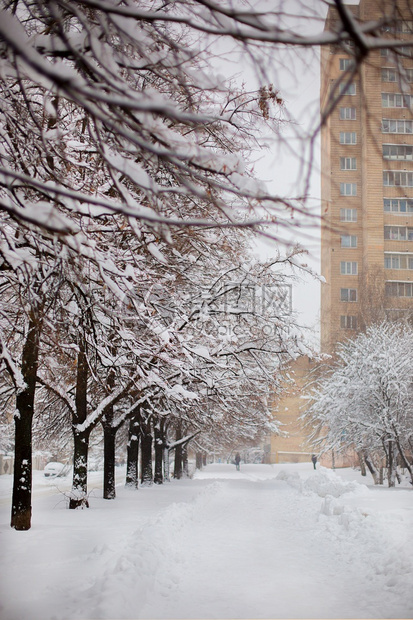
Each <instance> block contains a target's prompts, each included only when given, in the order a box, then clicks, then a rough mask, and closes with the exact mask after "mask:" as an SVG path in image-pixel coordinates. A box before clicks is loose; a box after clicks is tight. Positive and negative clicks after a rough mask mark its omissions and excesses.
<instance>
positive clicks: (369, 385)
mask: <svg viewBox="0 0 413 620" xmlns="http://www.w3.org/2000/svg"><path fill="white" fill-rule="evenodd" d="M412 351H413V330H412V329H411V327H408V326H405V325H403V324H398V323H386V322H385V323H381V324H378V325H373V326H370V327H368V328H367V330H366V332H365V333H362V334H359V335H358V336H357V338H355V339H354V340H348V341H346V342H344V343H342V344H341V345H340V346H339V348H338V351H337V361H336V362H335V363H334V364H333V365H332V367H331V369H330V371H329V372H327V373H324V374H322V375H321V378H320V380H319V382H318V385H317V387H316V388H315V389H314V390H313V391H312V392H311V394H310V397H311V405H310V406H309V408H308V409H307V410H306V413H305V418H306V419H307V421H308V423H309V426H312V427H313V439H314V441H315V443H316V445H317V446H318V447H319V449H321V450H325V451H326V450H332V449H333V450H336V451H341V450H345V449H347V448H352V449H354V450H355V451H356V452H361V453H362V455H363V456H364V459H365V461H366V464H367V465H368V466H369V469H370V471H371V472H372V474H373V477H374V478H375V482H376V481H377V472H376V466H375V461H376V459H377V458H379V459H380V461H381V462H382V463H384V464H385V466H386V467H387V473H388V484H389V486H394V484H395V477H396V473H397V465H398V463H401V464H402V466H403V467H405V468H407V470H408V471H409V473H410V476H411V477H412V473H413V462H412V456H411V455H412V439H413V405H412V395H413V355H412ZM376 462H377V461H376ZM412 483H413V477H412Z"/></svg>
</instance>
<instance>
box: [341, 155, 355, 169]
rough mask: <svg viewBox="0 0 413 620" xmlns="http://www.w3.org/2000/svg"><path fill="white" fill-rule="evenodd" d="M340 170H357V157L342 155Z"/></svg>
mask: <svg viewBox="0 0 413 620" xmlns="http://www.w3.org/2000/svg"><path fill="white" fill-rule="evenodd" d="M340 170H357V160H356V158H355V157H340Z"/></svg>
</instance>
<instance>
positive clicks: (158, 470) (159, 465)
mask: <svg viewBox="0 0 413 620" xmlns="http://www.w3.org/2000/svg"><path fill="white" fill-rule="evenodd" d="M162 426H163V425H162V421H161V420H158V421H157V422H156V423H155V424H154V427H153V430H154V438H155V472H154V477H153V481H154V483H155V484H162V483H163V453H164V444H165V433H164V431H163V428H162Z"/></svg>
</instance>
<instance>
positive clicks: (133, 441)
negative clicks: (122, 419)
mask: <svg viewBox="0 0 413 620" xmlns="http://www.w3.org/2000/svg"><path fill="white" fill-rule="evenodd" d="M139 437H140V421H139V416H135V417H133V418H131V420H130V421H129V430H128V445H127V448H126V449H127V463H126V482H125V486H126V487H128V488H129V489H137V488H138V484H139V475H138V458H139Z"/></svg>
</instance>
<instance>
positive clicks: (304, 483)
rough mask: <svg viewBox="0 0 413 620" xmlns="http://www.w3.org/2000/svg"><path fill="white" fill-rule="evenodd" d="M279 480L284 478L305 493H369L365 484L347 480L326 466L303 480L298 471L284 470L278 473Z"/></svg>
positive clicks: (336, 494) (323, 495) (324, 495)
mask: <svg viewBox="0 0 413 620" xmlns="http://www.w3.org/2000/svg"><path fill="white" fill-rule="evenodd" d="M277 480H284V481H285V482H286V483H287V484H289V485H290V486H291V487H293V488H294V489H297V490H298V491H300V492H302V493H303V494H304V495H307V494H311V493H314V494H315V495H318V496H319V497H327V496H332V497H341V496H342V495H344V494H345V493H368V489H367V487H366V486H365V485H362V484H359V483H358V482H356V481H355V480H352V481H350V482H346V481H345V480H343V479H342V478H340V477H339V476H337V474H336V473H335V472H334V471H332V470H331V469H326V468H325V467H320V469H319V470H318V471H317V472H314V474H313V475H311V476H310V477H309V478H307V479H306V480H303V479H302V478H301V477H300V475H299V473H298V472H295V471H291V470H282V471H280V473H279V474H278V475H277Z"/></svg>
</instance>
